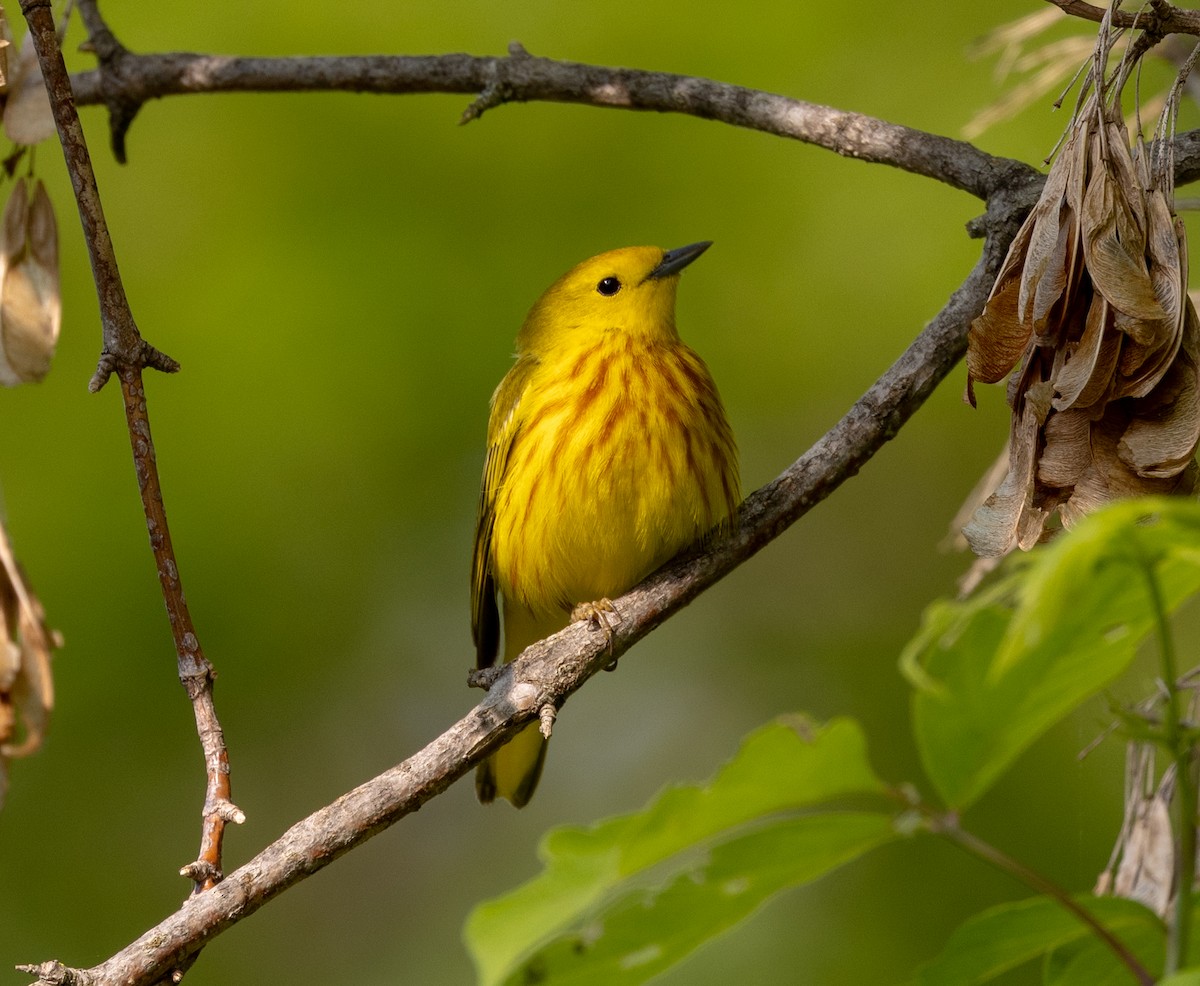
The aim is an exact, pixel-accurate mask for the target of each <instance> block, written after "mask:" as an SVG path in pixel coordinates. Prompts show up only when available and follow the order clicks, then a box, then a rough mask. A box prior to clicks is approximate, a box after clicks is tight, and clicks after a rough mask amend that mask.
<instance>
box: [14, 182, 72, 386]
mask: <svg viewBox="0 0 1200 986" xmlns="http://www.w3.org/2000/svg"><path fill="white" fill-rule="evenodd" d="M61 324H62V298H61V295H60V293H59V278H58V225H57V223H56V222H55V219H54V206H53V205H51V204H50V197H49V196H48V195H47V194H46V189H45V187H44V186H43V185H42V183H41V182H40V181H39V182H37V184H36V185H35V186H34V192H33V196H32V198H30V197H29V195H28V194H27V192H26V185H25V179H23V178H22V179H19V180H18V181H17V183H16V186H15V187H14V188H13V192H12V195H10V196H9V199H8V204H7V205H6V206H5V209H4V214H3V216H2V217H0V383H2V384H4V385H5V386H8V387H12V386H16V385H17V384H20V383H27V382H29V381H34V380H41V379H42V377H44V376H45V375H46V373H47V372H48V371H49V369H50V362H51V360H52V358H53V357H54V349H55V346H56V345H57V344H58V333H59V328H60V326H61Z"/></svg>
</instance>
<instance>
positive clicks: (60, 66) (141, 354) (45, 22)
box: [21, 0, 179, 390]
mask: <svg viewBox="0 0 1200 986" xmlns="http://www.w3.org/2000/svg"><path fill="white" fill-rule="evenodd" d="M21 12H22V13H23V14H24V15H25V20H26V22H27V23H28V24H29V30H30V32H31V35H32V38H33V44H34V47H35V49H36V50H37V55H38V64H39V65H40V66H41V69H42V76H43V77H44V78H45V80H46V89H47V91H48V92H49V94H50V107H51V109H52V111H53V113H54V123H55V125H56V126H57V127H58V136H59V141H60V142H61V144H62V149H63V156H64V157H65V158H66V161H67V171H68V173H69V174H70V176H71V187H72V188H73V189H74V192H75V201H76V203H77V204H78V206H79V219H80V222H81V223H82V224H83V233H84V238H85V240H86V241H87V246H88V257H89V259H90V260H91V264H92V277H93V279H94V280H95V282H96V293H97V294H98V295H99V298H100V320H101V324H102V327H103V333H104V337H103V351H102V354H101V357H100V362H99V365H98V366H97V369H96V374H95V376H93V377H92V382H91V384H89V386H90V388H91V389H92V390H99V389H100V388H101V387H103V386H104V384H105V382H106V381H107V380H108V377H109V375H110V374H111V373H112V371H113V370H114V369H115V368H116V365H117V363H126V364H128V365H131V366H152V367H154V368H155V369H158V370H164V371H167V372H173V371H175V370H178V369H179V364H178V363H176V362H175V361H174V360H173V359H171V358H170V357H169V356H166V355H164V354H163V353H160V352H159V351H158V350H157V349H155V348H154V347H153V346H151V345H150V344H149V343H147V342H146V341H145V340H143V339H142V336H141V333H139V332H138V328H137V325H136V324H135V323H134V320H133V313H132V312H131V311H130V309H129V300H128V298H126V296H125V286H124V284H122V282H121V273H120V271H119V270H118V269H117V256H116V253H115V251H114V250H113V244H112V237H110V236H109V234H108V224H107V223H106V222H105V221H104V209H103V207H102V206H101V205H100V191H99V189H98V188H97V187H96V175H95V172H94V171H93V170H92V158H91V155H90V154H89V153H88V147H87V141H86V140H85V139H84V136H83V127H82V126H81V125H80V123H79V114H78V113H77V112H76V110H75V99H74V96H73V95H72V92H71V79H70V76H69V75H68V74H67V67H66V65H65V63H64V62H63V57H62V52H61V51H60V50H59V46H58V37H57V35H56V33H55V30H54V15H53V13H52V12H51V8H50V0H21Z"/></svg>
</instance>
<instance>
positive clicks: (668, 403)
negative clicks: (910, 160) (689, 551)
mask: <svg viewBox="0 0 1200 986" xmlns="http://www.w3.org/2000/svg"><path fill="white" fill-rule="evenodd" d="M709 246H711V243H707V242H705V243H693V244H691V245H690V246H685V247H680V248H679V249H677V250H668V251H663V250H661V249H659V248H658V247H628V248H626V249H623V250H613V251H611V252H609V253H602V254H600V255H599V256H598V257H593V258H592V259H591V260H585V261H584V262H583V263H581V264H580V265H579V266H577V267H575V268H574V269H572V270H570V271H568V272H567V273H566V274H564V275H563V276H562V277H561V278H559V279H558V280H557V281H556V282H555V283H554V284H553V285H551V286H550V288H549V290H547V291H546V293H545V294H543V295H542V297H541V298H540V299H538V302H537V303H536V304H535V305H534V306H533V308H532V309H531V310H530V312H529V315H528V316H527V317H526V319H525V324H524V325H523V326H522V328H521V331H520V333H519V334H518V336H517V361H516V363H515V364H514V365H513V367H512V369H511V370H509V371H508V374H507V375H506V376H505V377H504V379H503V380H502V381H501V382H500V386H499V387H497V388H496V392H495V393H494V394H493V395H492V404H491V416H490V418H489V421H488V433H487V446H488V447H487V460H486V462H485V465H484V469H483V490H482V493H481V495H480V499H479V519H478V524H477V527H476V530H475V553H474V558H473V562H472V566H471V629H472V635H473V637H474V640H475V648H476V660H477V664H478V666H479V667H480V668H485V667H490V666H492V665H493V664H495V662H496V658H497V653H498V650H499V645H500V606H501V605H502V607H503V613H504V660H505V661H506V662H507V661H511V660H513V659H514V658H515V657H517V656H518V655H519V654H520V653H521V651H522V650H524V649H525V648H526V647H528V646H529V645H530V644H532V643H534V642H536V641H538V640H541V639H542V638H543V637H548V636H549V635H550V634H552V633H555V632H557V631H558V630H561V629H562V628H563V627H565V626H566V625H567V623H568V622H569V620H570V619H571V614H572V612H573V611H574V610H575V608H576V607H577V605H578V604H586V603H589V602H591V603H599V604H600V605H601V608H603V606H604V604H605V603H607V599H608V597H610V596H617V595H620V594H621V593H623V592H625V591H626V590H628V589H630V588H632V587H633V586H634V585H635V584H636V583H638V582H639V581H640V580H641V579H643V578H644V577H645V576H647V575H649V574H650V573H651V572H652V571H654V570H655V569H656V568H658V567H659V566H660V565H662V564H663V563H664V562H665V561H667V560H668V559H670V558H671V557H672V556H674V555H675V554H677V553H678V552H679V551H681V550H682V549H683V548H685V547H687V546H688V545H689V544H691V543H693V542H694V541H696V540H697V539H699V538H700V537H702V536H703V535H704V534H705V533H706V532H708V531H709V530H711V529H712V528H714V527H716V526H717V525H719V524H722V523H723V522H725V521H727V520H728V519H729V518H730V517H731V516H732V515H733V513H734V511H735V510H736V509H737V506H738V503H739V502H740V500H741V494H740V487H739V483H738V464H737V448H736V446H735V444H734V440H733V433H732V431H731V430H730V428H729V423H728V421H726V419H725V410H724V408H723V407H722V406H721V398H720V397H719V396H718V394H717V388H716V385H715V384H714V383H713V380H712V377H711V376H710V375H709V372H708V368H707V367H706V366H705V365H704V362H703V361H702V360H701V359H700V357H699V356H697V355H696V354H695V353H694V352H693V351H692V350H691V349H689V348H688V347H687V346H686V345H685V344H684V343H683V341H682V340H681V339H680V338H679V333H678V332H677V331H676V330H675V289H676V287H677V285H678V283H679V272H680V271H681V270H683V268H684V267H686V266H687V265H688V264H690V263H691V262H692V261H693V260H695V259H696V258H697V257H699V256H700V254H702V253H703V252H704V251H705V250H707V249H708V248H709ZM497 597H499V599H497ZM545 756H546V740H545V739H543V738H542V736H541V733H540V731H539V728H538V723H537V722H534V723H531V724H530V725H529V726H527V727H526V728H525V729H523V730H522V731H521V732H520V733H518V734H517V736H516V737H514V738H513V739H512V740H511V741H510V742H509V743H508V744H507V745H506V746H504V747H502V748H501V749H500V750H498V751H497V752H496V753H494V754H493V755H492V756H491V757H490V758H489V759H488V760H487V761H486V762H485V763H483V764H482V765H481V766H480V767H479V769H478V771H477V773H476V777H475V789H476V792H477V794H478V795H479V800H480V801H482V802H484V803H485V804H486V803H488V802H491V801H492V800H493V799H494V798H495V797H496V796H500V797H502V798H507V799H508V800H509V801H510V802H512V803H513V804H514V805H516V806H517V807H518V808H519V807H521V806H523V805H524V804H526V802H528V801H529V799H530V797H531V796H532V795H533V791H534V788H535V787H536V786H537V782H538V778H539V777H540V776H541V772H542V763H543V761H544V760H545Z"/></svg>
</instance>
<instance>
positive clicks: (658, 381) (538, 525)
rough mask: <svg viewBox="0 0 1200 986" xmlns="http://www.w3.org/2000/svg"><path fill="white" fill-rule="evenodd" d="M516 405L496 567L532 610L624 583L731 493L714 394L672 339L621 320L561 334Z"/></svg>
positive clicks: (733, 460) (687, 537) (734, 489)
mask: <svg viewBox="0 0 1200 986" xmlns="http://www.w3.org/2000/svg"><path fill="white" fill-rule="evenodd" d="M514 413H515V414H516V423H517V430H516V433H515V435H514V437H513V444H512V448H511V450H510V452H509V457H508V462H507V466H506V468H505V470H504V477H503V479H502V481H501V485H500V489H499V490H498V492H497V497H496V502H495V512H494V518H495V525H494V528H493V530H492V543H491V558H492V571H493V573H494V575H495V578H496V582H497V585H498V588H499V589H500V591H501V593H502V594H503V595H504V597H505V599H507V600H511V601H514V602H517V603H519V604H520V605H522V606H523V607H525V608H526V609H528V610H530V611H531V612H533V613H543V614H549V613H553V612H559V611H562V610H566V609H570V608H571V607H572V606H573V605H575V604H576V603H579V602H587V601H592V600H597V599H601V598H604V597H609V596H617V595H619V594H620V593H622V592H624V591H625V590H626V589H628V588H630V587H632V586H633V585H634V584H635V583H636V582H638V581H639V580H640V579H641V578H643V577H644V576H645V575H647V574H649V573H650V572H651V571H653V570H654V569H655V568H657V567H658V566H659V565H660V564H662V563H663V562H664V561H666V560H667V559H668V558H670V557H671V556H672V555H674V554H676V553H677V552H678V551H680V550H681V549H682V548H684V547H686V546H687V545H688V544H690V543H692V542H693V541H695V540H696V539H697V538H699V537H700V536H701V535H702V534H704V533H705V532H706V531H708V530H709V529H710V528H712V527H713V526H715V525H716V524H718V523H720V522H721V521H722V520H724V519H725V518H726V517H728V516H729V515H730V514H732V512H733V511H734V509H735V508H736V506H737V503H738V500H739V488H738V478H737V457H736V452H735V449H734V443H733V437H732V433H731V432H730V429H729V425H728V423H727V422H726V420H725V414H724V411H723V409H722V407H721V402H720V398H719V397H718V396H717V391H716V388H715V386H714V385H713V382H712V378H711V377H710V376H709V373H708V370H707V368H706V367H705V366H704V363H703V362H702V361H701V359H700V358H699V357H698V356H697V355H696V354H695V353H694V352H692V350H690V349H689V348H688V347H687V346H685V345H684V344H683V343H682V342H680V341H679V340H678V338H675V339H674V340H668V341H665V342H664V341H661V340H656V341H649V340H645V339H639V338H637V337H634V336H631V335H630V334H628V333H625V332H621V331H618V330H613V331H611V332H608V333H603V334H600V335H599V337H598V338H589V339H588V340H587V341H586V343H584V344H581V345H579V346H575V347H571V346H564V347H561V349H560V351H558V352H555V353H554V354H553V356H551V357H547V356H543V357H542V359H541V360H539V362H538V365H537V366H536V367H535V368H534V369H533V371H532V372H531V373H530V374H529V377H528V382H527V385H526V386H525V387H524V389H523V393H522V395H521V397H520V401H519V404H518V406H517V407H516V409H515V411H514Z"/></svg>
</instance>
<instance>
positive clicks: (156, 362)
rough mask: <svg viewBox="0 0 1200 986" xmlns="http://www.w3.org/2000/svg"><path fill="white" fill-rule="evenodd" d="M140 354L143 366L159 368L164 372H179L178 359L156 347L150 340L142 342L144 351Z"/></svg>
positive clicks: (153, 368)
mask: <svg viewBox="0 0 1200 986" xmlns="http://www.w3.org/2000/svg"><path fill="white" fill-rule="evenodd" d="M139 355H140V357H141V360H140V362H141V364H142V366H148V367H150V369H152V370H159V371H160V372H162V373H178V372H179V361H178V360H174V359H172V358H171V357H170V356H168V355H167V354H166V353H164V352H161V351H159V350H157V349H155V348H154V347H153V346H151V345H150V343H148V342H145V341H143V342H142V351H141V353H140V354H139Z"/></svg>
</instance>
